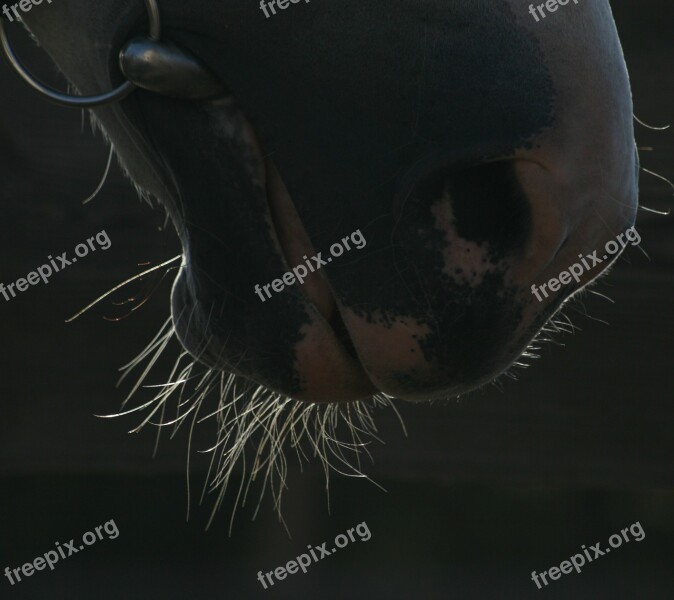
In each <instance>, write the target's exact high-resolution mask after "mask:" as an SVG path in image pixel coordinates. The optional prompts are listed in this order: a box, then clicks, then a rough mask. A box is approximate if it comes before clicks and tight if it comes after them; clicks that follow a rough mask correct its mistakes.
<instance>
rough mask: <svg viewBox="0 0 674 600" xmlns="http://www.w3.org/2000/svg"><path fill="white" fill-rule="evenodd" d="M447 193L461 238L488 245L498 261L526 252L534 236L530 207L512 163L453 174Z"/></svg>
mask: <svg viewBox="0 0 674 600" xmlns="http://www.w3.org/2000/svg"><path fill="white" fill-rule="evenodd" d="M447 192H448V196H449V199H450V201H451V204H452V212H453V214H454V225H455V227H456V233H457V234H458V236H459V237H461V238H463V239H465V240H470V241H474V242H476V243H479V244H482V243H486V244H488V245H489V247H490V249H491V255H492V257H493V258H497V259H498V258H504V257H506V256H508V255H511V254H515V253H521V252H523V251H524V249H525V248H526V245H527V242H528V240H529V238H530V236H531V207H530V204H529V201H528V200H527V198H526V196H525V194H524V191H523V190H522V187H521V186H520V183H519V181H518V179H517V176H516V174H515V166H514V164H513V163H512V162H511V161H498V162H492V163H486V164H483V165H478V166H474V167H470V168H468V169H465V170H462V171H460V172H458V173H455V174H452V175H451V176H450V177H449V178H448V179H447Z"/></svg>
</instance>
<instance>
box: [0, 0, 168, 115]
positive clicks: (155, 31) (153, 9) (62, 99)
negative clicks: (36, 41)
mask: <svg viewBox="0 0 674 600" xmlns="http://www.w3.org/2000/svg"><path fill="white" fill-rule="evenodd" d="M144 1H145V7H146V8H147V14H148V18H149V20H150V39H151V40H152V41H155V42H156V41H159V38H160V37H161V19H160V15H159V5H158V4H157V0H144ZM0 42H2V48H3V50H4V51H5V55H6V56H7V59H8V60H9V62H10V63H11V65H12V66H13V67H14V69H15V71H16V72H17V73H18V74H19V75H20V76H21V78H22V79H23V80H24V81H25V82H26V83H27V84H28V85H30V86H31V87H32V88H33V89H34V90H36V91H37V92H39V93H40V94H42V95H43V96H45V97H46V98H47V99H48V100H51V101H52V102H55V103H56V104H60V105H61V106H68V107H71V108H93V107H95V106H102V105H104V104H109V103H111V102H117V101H118V100H122V99H123V98H125V97H126V96H128V95H129V94H130V93H131V92H132V91H133V90H134V89H136V86H135V85H134V84H133V83H131V82H130V81H125V82H124V83H123V84H122V85H120V86H119V87H117V88H115V89H114V90H111V91H109V92H106V93H104V94H98V95H95V96H71V95H69V94H63V93H61V92H58V91H56V90H53V89H52V88H50V87H47V86H46V85H44V84H42V83H40V82H39V81H37V80H36V79H35V78H33V76H32V75H31V74H30V73H29V72H28V71H27V70H26V68H25V67H24V66H23V65H22V64H21V62H20V61H19V59H18V57H17V56H16V54H15V53H14V50H13V48H12V47H11V45H10V44H9V40H8V39H7V32H6V31H5V19H4V18H0Z"/></svg>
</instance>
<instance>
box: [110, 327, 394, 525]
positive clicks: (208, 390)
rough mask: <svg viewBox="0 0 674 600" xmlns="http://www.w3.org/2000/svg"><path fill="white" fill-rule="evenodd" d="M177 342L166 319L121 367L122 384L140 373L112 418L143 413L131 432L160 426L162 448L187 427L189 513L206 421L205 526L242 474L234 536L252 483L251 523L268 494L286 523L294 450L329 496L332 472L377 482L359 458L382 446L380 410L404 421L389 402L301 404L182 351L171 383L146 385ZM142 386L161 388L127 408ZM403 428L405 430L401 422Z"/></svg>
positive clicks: (386, 398) (384, 398)
mask: <svg viewBox="0 0 674 600" xmlns="http://www.w3.org/2000/svg"><path fill="white" fill-rule="evenodd" d="M176 339H177V338H176V336H175V331H174V328H173V324H172V321H171V319H167V321H166V322H165V323H164V325H163V326H162V327H161V329H160V330H159V332H158V333H157V335H156V336H155V337H154V338H153V339H152V340H151V342H150V343H149V344H148V345H147V346H146V348H145V349H144V350H143V351H142V352H141V353H140V354H138V356H136V357H135V358H134V359H133V360H132V361H131V362H129V363H128V364H127V365H125V366H123V367H122V368H121V369H120V370H121V371H122V372H123V374H122V377H121V378H120V381H119V383H121V382H122V381H123V380H124V379H125V378H127V377H128V376H129V375H130V373H131V372H132V371H134V370H139V371H140V375H139V376H138V379H137V381H136V382H135V384H134V385H133V387H132V389H131V391H130V393H129V394H128V396H127V397H126V399H125V400H124V402H123V404H122V410H121V411H120V412H118V413H116V414H113V415H107V416H108V417H119V416H124V415H128V414H131V413H143V419H142V420H141V422H140V423H139V424H138V425H137V426H136V427H135V428H134V429H133V430H132V432H133V433H136V432H138V431H140V430H141V429H142V428H143V427H145V426H146V425H148V424H151V425H154V426H156V427H158V431H157V442H158V441H159V435H160V433H161V431H162V429H163V428H165V427H169V428H170V429H171V430H172V432H171V437H173V436H174V435H175V433H176V432H177V431H178V429H179V428H180V427H181V426H182V425H183V424H184V423H186V422H188V423H189V441H188V449H187V454H188V475H187V479H188V515H189V510H190V508H189V504H190V501H189V498H190V493H189V460H190V455H191V446H192V435H193V432H194V430H195V427H196V426H198V425H202V424H204V423H205V422H207V421H208V422H211V423H214V424H215V428H216V441H215V443H214V444H213V445H212V446H211V447H210V448H206V449H205V450H202V451H201V452H202V453H207V454H210V464H209V467H208V474H207V477H206V481H205V482H204V486H203V489H202V493H201V498H200V500H201V502H203V500H204V498H205V497H206V495H207V494H208V495H211V494H212V495H213V496H214V498H215V500H214V506H213V510H212V513H211V516H210V519H209V521H208V526H210V524H211V523H212V521H213V519H214V517H215V514H216V513H217V511H218V509H219V508H220V507H221V505H222V502H223V500H224V498H225V495H226V492H227V490H228V488H229V487H230V482H231V480H232V475H233V474H235V473H241V474H242V477H241V483H240V485H239V486H238V490H237V491H236V502H235V503H234V508H233V510H232V515H231V519H230V531H231V526H232V524H233V520H234V516H235V513H236V509H237V506H239V505H240V506H244V505H245V504H246V501H247V499H248V497H249V493H250V492H251V488H252V486H253V482H258V483H259V488H260V490H259V495H258V500H257V506H256V509H255V513H254V516H253V518H255V516H256V515H257V513H258V511H259V508H260V505H261V503H262V500H263V498H264V497H265V494H266V492H267V491H268V490H269V491H270V492H271V494H272V498H273V505H274V509H275V511H276V513H277V514H278V517H279V520H280V521H282V522H283V516H282V509H281V500H282V495H283V491H284V490H285V489H286V479H287V475H288V460H287V455H288V454H289V452H288V450H291V451H294V454H295V455H296V456H297V460H298V462H299V466H300V469H301V468H302V465H303V464H304V463H305V462H308V461H309V460H310V459H312V458H318V459H319V460H320V462H321V464H322V467H323V471H324V473H325V478H326V492H327V493H328V495H329V482H330V473H331V472H332V471H334V472H336V473H339V474H341V475H344V476H347V477H359V478H364V479H368V480H369V481H372V480H370V479H369V477H368V476H367V475H365V474H364V473H363V469H362V458H363V456H367V457H368V458H369V459H370V460H372V456H371V454H370V452H369V449H368V445H369V444H370V443H371V442H372V440H377V441H380V442H381V440H380V439H379V437H378V435H377V427H376V424H375V421H374V412H375V410H376V409H381V408H384V407H391V408H393V410H394V411H395V412H396V414H397V415H398V418H399V419H400V415H399V413H398V412H397V410H396V408H395V406H394V405H393V403H392V398H391V397H389V396H386V395H383V394H378V395H376V396H373V397H372V398H371V399H369V400H367V401H357V402H349V403H338V404H323V403H311V402H301V401H297V400H294V399H292V398H289V397H287V396H285V395H283V394H279V393H276V392H273V391H271V390H268V389H266V388H265V387H263V386H260V385H258V384H256V383H253V382H251V381H249V380H247V379H244V378H243V377H241V376H239V375H236V374H233V373H226V372H223V371H220V370H217V369H211V368H209V367H207V366H205V365H203V364H202V363H200V362H199V361H198V360H195V359H194V357H192V356H191V355H190V354H189V353H187V352H186V351H184V350H183V351H181V352H180V353H179V355H178V358H177V360H176V361H175V364H174V365H173V368H172V369H171V372H170V374H169V377H168V381H167V383H164V384H160V385H143V384H144V382H145V381H146V380H147V378H148V375H149V374H150V372H151V371H152V369H153V367H155V366H156V364H157V362H158V361H159V358H160V356H161V355H162V354H163V353H164V351H165V350H166V348H167V347H168V346H169V344H170V343H171V342H172V341H173V340H176ZM141 387H142V388H143V389H151V390H156V391H155V394H154V395H153V396H152V398H151V399H150V400H148V401H145V402H142V403H140V404H138V405H137V406H134V407H132V408H128V404H129V402H130V400H131V398H132V397H134V396H135V395H136V393H137V392H138V390H139V389H140V388H141ZM400 422H401V425H402V427H403V430H404V425H403V423H402V419H400ZM155 450H156V447H155ZM372 483H375V482H372ZM375 485H377V484H376V483H375ZM379 487H381V486H379ZM328 502H329V497H328Z"/></svg>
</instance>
